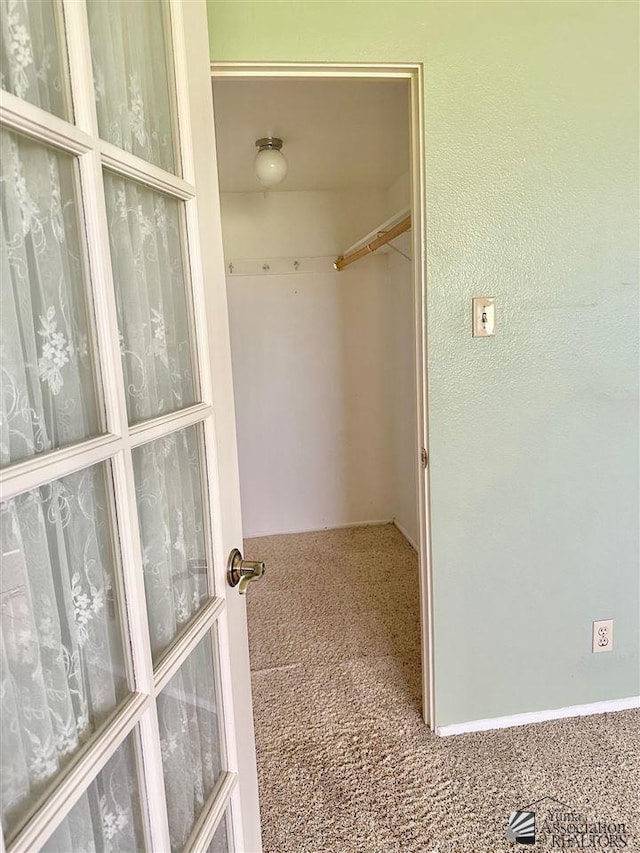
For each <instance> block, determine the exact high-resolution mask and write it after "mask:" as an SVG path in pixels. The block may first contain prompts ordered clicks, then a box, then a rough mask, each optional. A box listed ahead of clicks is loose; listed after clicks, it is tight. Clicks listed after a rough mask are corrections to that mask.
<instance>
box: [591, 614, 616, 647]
mask: <svg viewBox="0 0 640 853" xmlns="http://www.w3.org/2000/svg"><path fill="white" fill-rule="evenodd" d="M592 650H593V653H594V654H599V653H600V652H612V651H613V619H600V620H599V621H598V622H594V623H593V639H592Z"/></svg>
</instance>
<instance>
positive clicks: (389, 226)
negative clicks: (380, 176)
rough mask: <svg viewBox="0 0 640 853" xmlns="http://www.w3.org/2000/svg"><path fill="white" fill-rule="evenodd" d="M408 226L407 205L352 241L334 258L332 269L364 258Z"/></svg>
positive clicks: (401, 232)
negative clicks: (360, 237) (354, 241)
mask: <svg viewBox="0 0 640 853" xmlns="http://www.w3.org/2000/svg"><path fill="white" fill-rule="evenodd" d="M410 228H411V210H410V208H408V207H407V208H405V209H404V210H401V211H399V213H396V214H395V215H394V216H391V217H390V218H389V219H387V220H385V221H384V222H383V223H382V224H381V225H379V226H378V227H377V228H376V229H374V230H373V231H370V232H369V233H368V234H367V235H366V236H365V237H363V238H362V239H361V240H358V242H357V243H354V244H353V246H349V248H348V249H347V250H346V251H345V252H344V253H343V254H342V255H340V257H339V258H336V260H335V262H334V264H333V266H334V269H337V270H338V271H339V270H343V269H344V268H345V267H347V266H349V264H352V263H354V261H359V260H360V258H366V256H367V255H370V254H371V253H372V252H375V251H376V250H377V249H379V248H381V246H385V245H386V244H387V243H390V242H391V241H392V240H395V238H396V237H399V236H400V235H401V234H404V232H405V231H408V230H409V229H410Z"/></svg>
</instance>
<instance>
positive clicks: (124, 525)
mask: <svg viewBox="0 0 640 853" xmlns="http://www.w3.org/2000/svg"><path fill="white" fill-rule="evenodd" d="M125 444H126V447H125V449H124V451H123V452H122V453H121V454H119V455H118V457H116V459H114V462H113V466H114V481H115V500H116V512H117V514H118V527H119V531H120V541H121V546H122V563H123V572H122V574H123V579H124V592H125V599H126V610H127V613H126V616H127V619H126V622H125V624H128V626H129V637H130V641H131V652H132V655H133V663H134V671H135V684H136V689H137V690H139V691H141V692H143V693H147V694H150V695H151V696H152V697H153V701H152V702H151V704H150V706H149V708H148V710H147V712H146V713H145V714H144V716H143V717H142V719H141V720H140V742H141V745H142V762H143V766H144V780H141V781H142V782H143V784H144V789H145V800H146V803H147V807H148V813H149V827H150V832H151V841H152V850H167V851H168V850H170V849H171V847H170V843H169V823H168V818H167V806H166V794H165V790H164V775H163V767H162V754H161V751H160V730H159V728H158V715H157V709H156V703H155V689H154V679H153V660H152V657H151V638H150V635H149V619H148V616H147V608H146V596H145V590H144V576H143V572H142V556H141V555H142V549H141V544H140V531H139V528H138V522H137V518H138V513H137V506H136V492H135V482H134V477H133V462H132V456H131V446H130V443H129V440H128V438H127V439H126V440H125ZM123 615H124V614H123Z"/></svg>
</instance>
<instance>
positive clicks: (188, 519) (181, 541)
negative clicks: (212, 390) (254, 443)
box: [133, 426, 209, 660]
mask: <svg viewBox="0 0 640 853" xmlns="http://www.w3.org/2000/svg"><path fill="white" fill-rule="evenodd" d="M133 470H134V475H135V482H136V500H137V504H138V523H139V525H140V539H141V544H142V566H143V571H144V588H145V594H146V598H147V612H148V614H149V631H150V634H151V650H152V652H153V657H154V660H157V659H158V657H159V656H160V654H161V653H162V652H163V651H164V650H165V649H166V647H167V646H168V645H169V643H170V642H171V641H172V640H173V638H174V637H175V636H176V635H177V633H178V632H179V631H180V629H181V628H182V627H183V626H184V625H185V624H186V623H187V622H188V621H189V619H190V618H191V617H192V616H193V615H194V613H196V611H197V610H198V609H199V608H200V607H201V606H202V605H203V604H204V603H205V601H206V599H207V596H208V593H209V589H208V582H207V549H206V544H205V528H204V519H205V518H206V515H205V511H204V506H203V490H202V486H203V481H202V460H201V453H200V435H199V428H198V427H195V426H193V427H188V428H187V429H184V430H180V431H179V432H174V433H172V434H171V435H167V436H165V437H164V438H159V439H158V440H157V441H152V442H151V443H150V444H144V445H142V446H141V447H136V448H135V450H134V451H133Z"/></svg>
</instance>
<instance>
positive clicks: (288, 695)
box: [245, 525, 640, 853]
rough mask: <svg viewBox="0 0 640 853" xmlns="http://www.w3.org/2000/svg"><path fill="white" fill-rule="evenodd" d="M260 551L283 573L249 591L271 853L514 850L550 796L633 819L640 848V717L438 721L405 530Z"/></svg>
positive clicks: (264, 542) (319, 538) (267, 541)
mask: <svg viewBox="0 0 640 853" xmlns="http://www.w3.org/2000/svg"><path fill="white" fill-rule="evenodd" d="M245 552H246V557H247V559H251V558H252V557H253V558H258V557H259V558H260V559H263V560H265V562H266V563H267V570H268V573H267V574H266V576H265V578H264V581H263V582H262V583H261V584H256V585H255V586H254V587H252V588H251V590H250V591H249V596H248V606H249V635H250V647H251V666H252V671H253V672H252V683H253V698H254V713H255V724H256V741H257V750H258V771H259V780H260V796H261V815H262V826H263V843H264V850H265V853H325V851H331V853H351V851H359V853H360V851H363V853H364V851H366V853H396V852H397V853H436V851H437V853H502V851H505V853H506V851H512V853H513V851H514V850H516V849H523V848H521V847H520V845H516V844H513V843H512V842H510V841H508V840H507V839H506V836H505V831H506V824H507V820H508V817H509V814H510V812H512V811H514V810H516V809H522V808H524V807H525V806H527V805H528V804H529V803H531V802H533V801H535V800H538V799H540V798H542V797H545V796H551V797H554V798H556V799H558V800H560V801H562V803H565V804H568V806H570V810H571V811H573V812H580V813H583V814H585V815H586V817H587V818H589V819H592V820H594V821H597V820H599V821H603V822H604V821H606V823H608V824H609V823H612V822H615V823H616V824H621V823H625V824H626V841H627V844H626V849H627V850H629V851H640V806H639V804H640V713H638V712H636V711H625V712H621V713H618V714H602V715H598V716H593V717H583V718H579V719H573V720H559V721H554V722H549V723H539V724H536V725H532V726H526V727H522V728H515V729H503V730H500V731H493V732H485V733H479V734H469V735H461V736H458V737H448V738H437V737H436V736H435V735H433V734H432V733H431V732H430V731H429V730H428V729H427V728H426V727H425V725H424V723H423V722H422V719H421V716H420V645H419V642H420V640H419V615H418V601H417V572H418V566H417V557H416V554H415V552H414V551H413V549H412V548H411V547H410V546H409V545H408V544H407V542H406V540H405V539H404V538H403V537H402V536H401V534H400V533H399V532H398V531H397V530H396V528H395V527H393V526H392V525H387V526H384V527H357V528H349V529H345V530H329V531H323V532H321V533H305V534H296V535H287V536H270V537H265V538H261V539H251V540H248V541H247V542H246V543H245ZM452 618H455V615H454V616H453V617H452ZM460 629H461V630H464V626H462V625H461V626H460ZM552 806H553V803H550V802H549V801H547V803H545V804H541V806H540V807H538V820H539V819H540V817H541V816H542V815H543V814H544V810H547V809H549V808H551V807H552ZM556 808H557V809H563V807H562V806H556ZM563 810H564V811H567V809H563ZM620 847H621V845H618V847H610V846H607V847H602V846H600V847H598V848H597V849H600V850H603V849H604V850H614V849H619V848H620ZM540 848H541V845H540V844H537V845H536V847H535V848H534V849H540ZM525 849H526V848H525ZM543 849H550V848H549V845H548V844H546V843H545V844H544V847H543ZM556 849H558V848H556ZM574 849H577V848H574ZM591 849H593V847H592V848H591Z"/></svg>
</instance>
